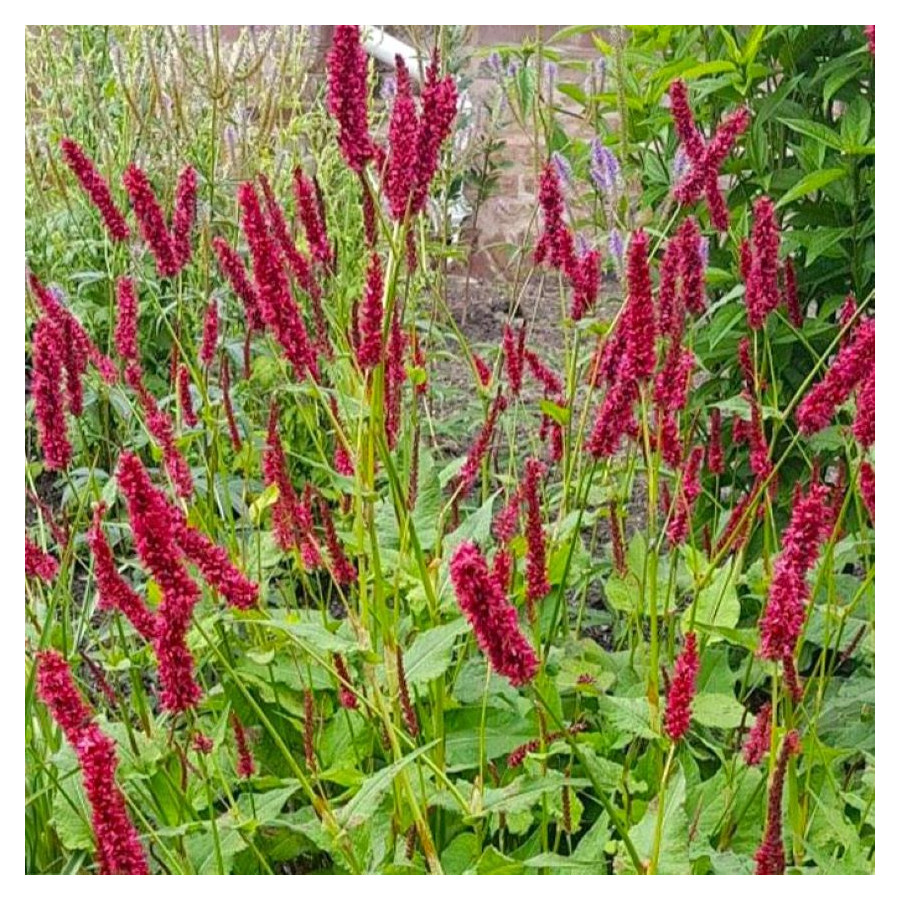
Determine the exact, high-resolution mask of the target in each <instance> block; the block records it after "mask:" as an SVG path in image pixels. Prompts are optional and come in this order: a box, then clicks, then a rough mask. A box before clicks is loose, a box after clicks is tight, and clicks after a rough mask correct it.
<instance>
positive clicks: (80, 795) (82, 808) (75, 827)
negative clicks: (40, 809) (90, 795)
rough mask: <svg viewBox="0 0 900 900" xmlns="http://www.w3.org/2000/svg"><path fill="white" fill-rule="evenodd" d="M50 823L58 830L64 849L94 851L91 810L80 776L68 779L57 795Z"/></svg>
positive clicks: (54, 799)
mask: <svg viewBox="0 0 900 900" xmlns="http://www.w3.org/2000/svg"><path fill="white" fill-rule="evenodd" d="M63 791H65V793H63ZM67 797H68V799H67ZM50 822H51V823H52V825H53V827H54V828H55V829H56V833H57V835H58V836H59V840H60V842H61V843H62V845H63V847H65V848H66V849H67V850H93V849H94V832H93V830H92V828H91V809H90V807H89V806H88V804H87V800H86V798H85V796H84V789H83V788H82V787H81V777H80V776H79V775H76V776H75V777H74V778H67V779H66V780H65V781H64V782H63V784H62V786H61V788H60V790H58V791H57V792H56V793H55V795H54V797H53V816H52V818H51V820H50Z"/></svg>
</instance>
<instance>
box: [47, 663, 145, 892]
mask: <svg viewBox="0 0 900 900" xmlns="http://www.w3.org/2000/svg"><path fill="white" fill-rule="evenodd" d="M36 665H37V692H38V696H39V697H40V698H41V700H42V702H43V703H44V704H46V706H47V707H48V708H49V709H50V712H51V713H52V715H53V718H54V719H55V720H56V722H57V724H58V725H59V726H60V727H61V728H62V730H63V733H64V734H65V736H66V740H67V741H68V742H69V743H70V744H71V745H72V747H73V748H74V750H75V753H76V754H77V756H78V762H79V765H80V766H81V774H82V779H83V782H84V793H85V796H86V797H87V800H88V803H89V804H90V806H91V826H92V829H93V832H94V840H95V842H96V848H97V859H98V862H99V864H100V873H101V874H102V875H147V874H149V869H148V867H147V860H146V857H145V856H144V850H143V848H142V847H141V842H140V838H139V836H138V833H137V831H136V830H135V828H134V825H133V824H132V823H131V820H130V819H129V818H128V811H127V808H126V806H125V798H124V797H123V795H122V792H121V790H120V789H119V787H118V785H117V784H116V767H117V765H118V761H117V759H116V746H115V744H114V743H113V742H112V740H110V738H108V737H107V736H106V735H105V734H103V732H102V731H101V730H100V728H99V727H98V726H97V725H95V724H94V723H93V722H91V718H92V715H93V714H92V711H91V709H90V707H88V705H87V704H86V703H85V702H84V700H83V699H82V698H81V695H80V694H79V692H78V688H77V687H76V686H75V682H74V680H73V678H72V672H71V670H70V668H69V666H68V664H67V663H66V661H65V660H64V659H63V658H62V656H60V655H59V654H58V653H57V652H56V651H55V650H43V651H41V652H39V653H38V654H37V659H36Z"/></svg>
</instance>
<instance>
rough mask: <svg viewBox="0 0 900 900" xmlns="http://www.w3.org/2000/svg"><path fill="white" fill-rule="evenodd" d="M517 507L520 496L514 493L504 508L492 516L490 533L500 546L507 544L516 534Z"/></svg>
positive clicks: (517, 526)
mask: <svg viewBox="0 0 900 900" xmlns="http://www.w3.org/2000/svg"><path fill="white" fill-rule="evenodd" d="M519 505H520V495H519V492H518V491H516V492H515V493H514V494H513V495H512V496H511V497H510V498H509V502H508V503H507V504H506V506H504V507H503V509H501V510H500V512H498V513H497V515H496V516H494V521H493V524H492V525H491V531H492V532H493V535H494V537H495V538H496V539H497V540H498V541H499V542H500V543H501V544H508V543H509V542H510V541H511V540H512V539H513V538H514V537H515V536H516V532H517V531H518V530H519Z"/></svg>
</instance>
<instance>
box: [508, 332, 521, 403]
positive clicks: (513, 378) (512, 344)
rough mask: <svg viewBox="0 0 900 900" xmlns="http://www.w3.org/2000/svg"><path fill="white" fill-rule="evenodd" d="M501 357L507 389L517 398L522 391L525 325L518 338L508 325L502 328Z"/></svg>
mask: <svg viewBox="0 0 900 900" xmlns="http://www.w3.org/2000/svg"><path fill="white" fill-rule="evenodd" d="M503 355H504V357H505V358H506V374H507V377H508V378H509V387H510V390H511V391H512V392H513V394H514V395H515V396H517V397H518V395H519V391H521V390H522V369H523V364H524V358H525V325H524V324H523V325H522V326H521V328H520V329H519V334H518V337H517V336H516V334H515V332H514V331H513V330H512V328H511V327H510V326H509V325H504V326H503Z"/></svg>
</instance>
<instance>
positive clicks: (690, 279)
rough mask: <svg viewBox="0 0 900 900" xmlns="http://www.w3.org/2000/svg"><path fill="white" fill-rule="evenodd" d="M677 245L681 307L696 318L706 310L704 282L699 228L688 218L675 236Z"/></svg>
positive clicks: (695, 221) (693, 220)
mask: <svg viewBox="0 0 900 900" xmlns="http://www.w3.org/2000/svg"><path fill="white" fill-rule="evenodd" d="M675 238H676V240H677V241H678V243H679V248H680V249H679V254H678V273H679V275H680V277H681V299H682V306H683V307H684V308H685V309H687V311H688V312H690V313H693V314H694V315H696V316H699V315H702V313H703V311H704V310H705V309H706V282H705V274H704V269H705V266H704V265H703V256H702V254H701V252H700V228H699V226H698V225H697V220H696V219H695V218H693V216H688V218H686V219H685V220H684V221H683V222H682V223H681V227H680V228H679V229H678V232H677V233H676V235H675Z"/></svg>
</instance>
